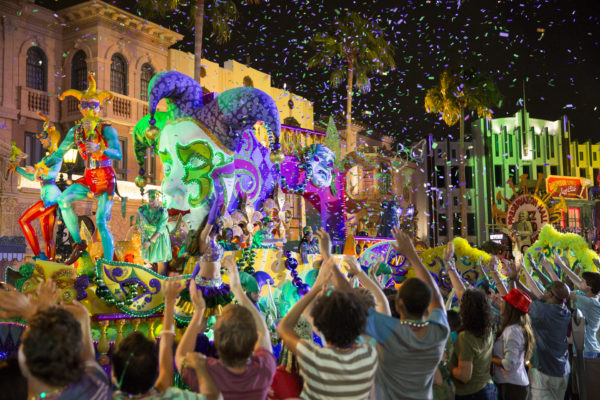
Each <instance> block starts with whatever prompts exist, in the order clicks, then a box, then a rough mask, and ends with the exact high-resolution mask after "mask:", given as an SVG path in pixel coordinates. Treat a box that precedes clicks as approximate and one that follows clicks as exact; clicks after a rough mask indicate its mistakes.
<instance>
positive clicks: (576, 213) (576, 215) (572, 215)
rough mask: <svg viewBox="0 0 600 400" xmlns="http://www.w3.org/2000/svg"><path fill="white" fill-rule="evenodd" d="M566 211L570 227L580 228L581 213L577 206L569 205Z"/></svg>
mask: <svg viewBox="0 0 600 400" xmlns="http://www.w3.org/2000/svg"><path fill="white" fill-rule="evenodd" d="M568 213H569V214H568V217H567V218H568V221H567V223H568V226H569V227H571V228H581V215H580V209H579V207H569V208H568Z"/></svg>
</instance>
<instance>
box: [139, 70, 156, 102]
mask: <svg viewBox="0 0 600 400" xmlns="http://www.w3.org/2000/svg"><path fill="white" fill-rule="evenodd" d="M154 75H156V72H155V71H154V67H153V66H152V65H150V64H148V63H145V64H144V65H142V74H141V77H140V99H142V100H144V101H146V100H148V85H150V81H151V80H152V77H153V76H154Z"/></svg>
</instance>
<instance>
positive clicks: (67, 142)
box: [43, 127, 114, 167]
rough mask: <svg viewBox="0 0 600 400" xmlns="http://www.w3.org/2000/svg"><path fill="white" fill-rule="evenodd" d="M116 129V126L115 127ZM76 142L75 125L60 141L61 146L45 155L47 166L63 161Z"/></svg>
mask: <svg viewBox="0 0 600 400" xmlns="http://www.w3.org/2000/svg"><path fill="white" fill-rule="evenodd" d="M113 129H114V128H113ZM74 144H75V127H73V128H71V129H69V132H67V134H66V135H65V138H64V139H63V141H62V142H61V143H60V146H59V147H58V149H56V151H55V152H54V153H52V154H50V155H49V156H48V157H45V158H44V160H43V162H44V164H46V166H47V167H52V166H53V165H55V164H57V163H59V162H60V163H61V162H62V159H63V157H64V156H65V153H66V152H67V151H68V150H69V149H71V148H72V147H73V145H74Z"/></svg>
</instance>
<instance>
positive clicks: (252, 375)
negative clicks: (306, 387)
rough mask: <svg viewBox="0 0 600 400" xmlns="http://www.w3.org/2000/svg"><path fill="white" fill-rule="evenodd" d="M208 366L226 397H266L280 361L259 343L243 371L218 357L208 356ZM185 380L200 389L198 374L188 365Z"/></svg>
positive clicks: (227, 399) (246, 399)
mask: <svg viewBox="0 0 600 400" xmlns="http://www.w3.org/2000/svg"><path fill="white" fill-rule="evenodd" d="M206 368H207V369H208V373H209V374H210V376H212V378H213V380H214V381H215V384H216V385H217V387H218V388H219V391H221V394H222V395H223V399H224V400H238V399H239V400H264V399H266V398H267V391H268V390H269V387H270V386H271V382H272V381H273V375H275V369H276V368H277V362H276V360H275V356H273V353H271V352H270V351H269V350H267V349H264V348H262V347H260V348H259V349H257V350H256V351H255V352H254V355H253V356H252V357H250V360H248V366H247V368H246V370H245V371H244V372H242V373H241V374H238V373H235V372H231V371H230V370H228V369H227V368H226V367H225V366H224V365H223V364H222V363H221V362H220V361H219V360H217V359H216V358H212V357H208V358H207V359H206ZM184 380H185V383H186V384H188V385H189V386H190V388H191V389H192V390H194V391H196V392H197V391H198V381H197V380H196V374H195V373H194V372H193V371H192V370H191V369H189V368H186V370H185V372H184Z"/></svg>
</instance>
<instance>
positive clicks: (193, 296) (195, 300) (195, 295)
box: [190, 279, 206, 311]
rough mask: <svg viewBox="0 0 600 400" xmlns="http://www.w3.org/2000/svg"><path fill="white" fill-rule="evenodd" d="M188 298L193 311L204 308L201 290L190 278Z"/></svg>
mask: <svg viewBox="0 0 600 400" xmlns="http://www.w3.org/2000/svg"><path fill="white" fill-rule="evenodd" d="M190 300H191V301H192V304H193V305H194V311H200V310H204V309H206V302H205V301H204V296H203V295H202V292H201V291H199V290H198V288H197V287H196V281H195V280H194V279H190Z"/></svg>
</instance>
